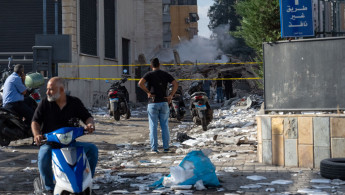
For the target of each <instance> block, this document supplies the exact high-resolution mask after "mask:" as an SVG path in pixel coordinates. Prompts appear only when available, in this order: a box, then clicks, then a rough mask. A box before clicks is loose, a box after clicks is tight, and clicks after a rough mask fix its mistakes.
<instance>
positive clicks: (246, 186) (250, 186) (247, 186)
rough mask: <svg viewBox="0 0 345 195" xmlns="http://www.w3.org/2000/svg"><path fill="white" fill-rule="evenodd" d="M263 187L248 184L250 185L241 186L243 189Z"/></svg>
mask: <svg viewBox="0 0 345 195" xmlns="http://www.w3.org/2000/svg"><path fill="white" fill-rule="evenodd" d="M261 187H262V186H261V185H258V184H248V185H244V186H240V188H241V189H258V188H261Z"/></svg>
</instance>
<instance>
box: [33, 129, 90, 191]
mask: <svg viewBox="0 0 345 195" xmlns="http://www.w3.org/2000/svg"><path fill="white" fill-rule="evenodd" d="M84 134H85V132H84V128H83V127H63V128H60V129H57V130H55V131H53V132H50V133H47V134H44V136H45V137H46V138H47V139H46V142H47V143H52V144H53V145H54V147H53V148H54V149H52V166H53V173H54V179H55V188H54V195H55V194H59V195H60V194H85V195H86V194H89V195H91V192H92V176H91V169H90V165H89V161H88V159H87V157H86V154H85V152H84V149H83V147H76V146H74V144H75V140H76V138H78V137H80V136H83V135H84ZM34 188H35V194H42V193H43V190H44V185H43V181H42V179H40V178H35V180H34Z"/></svg>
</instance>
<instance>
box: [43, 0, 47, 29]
mask: <svg viewBox="0 0 345 195" xmlns="http://www.w3.org/2000/svg"><path fill="white" fill-rule="evenodd" d="M43 34H44V35H46V34H47V0H43Z"/></svg>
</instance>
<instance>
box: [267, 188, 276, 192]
mask: <svg viewBox="0 0 345 195" xmlns="http://www.w3.org/2000/svg"><path fill="white" fill-rule="evenodd" d="M265 191H266V192H275V191H276V190H275V189H274V188H266V190H265Z"/></svg>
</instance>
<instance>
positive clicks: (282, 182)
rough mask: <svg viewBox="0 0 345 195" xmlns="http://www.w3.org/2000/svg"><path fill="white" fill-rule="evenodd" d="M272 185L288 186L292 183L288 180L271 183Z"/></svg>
mask: <svg viewBox="0 0 345 195" xmlns="http://www.w3.org/2000/svg"><path fill="white" fill-rule="evenodd" d="M271 183H272V184H279V185H288V184H292V183H293V182H292V181H290V180H275V181H272V182H271Z"/></svg>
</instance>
